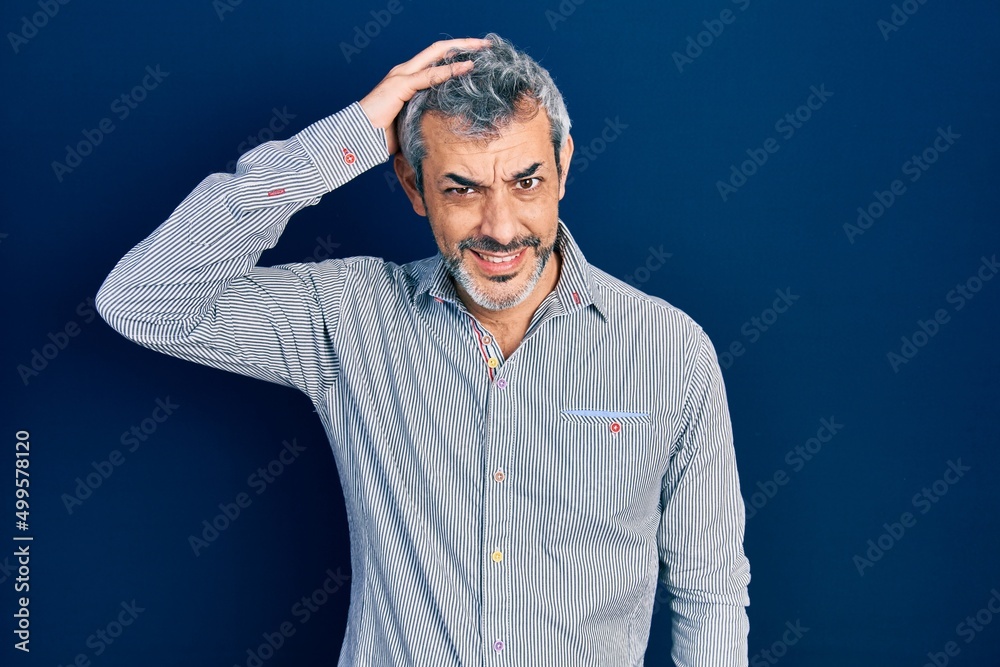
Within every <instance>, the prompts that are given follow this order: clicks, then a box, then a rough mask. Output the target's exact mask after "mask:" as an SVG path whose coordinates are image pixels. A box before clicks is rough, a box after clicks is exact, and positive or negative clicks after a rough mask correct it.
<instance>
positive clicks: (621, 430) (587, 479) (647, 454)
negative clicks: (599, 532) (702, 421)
mask: <svg viewBox="0 0 1000 667" xmlns="http://www.w3.org/2000/svg"><path fill="white" fill-rule="evenodd" d="M559 421H560V431H562V432H563V434H564V436H565V440H566V442H568V443H572V448H573V452H574V456H573V460H572V462H571V463H570V466H571V468H572V475H571V476H572V478H573V479H575V480H578V482H579V484H580V489H579V491H581V492H586V493H587V495H589V496H590V502H591V503H592V506H593V507H595V509H598V511H600V512H601V513H613V514H615V513H618V512H620V511H622V510H624V509H626V508H628V507H630V506H633V504H634V503H636V502H637V501H640V500H641V499H642V498H643V497H645V496H647V494H649V493H650V492H651V491H655V490H656V489H658V488H659V484H660V480H661V479H662V470H661V465H662V461H661V456H660V450H661V446H660V443H659V442H658V437H659V434H658V433H657V429H656V428H655V427H654V424H653V420H652V419H651V418H650V415H649V413H647V412H626V411H617V410H595V409H586V408H563V409H562V410H560V412H559Z"/></svg>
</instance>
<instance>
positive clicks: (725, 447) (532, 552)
mask: <svg viewBox="0 0 1000 667" xmlns="http://www.w3.org/2000/svg"><path fill="white" fill-rule="evenodd" d="M388 158H389V155H388V152H387V149H386V142H385V133H384V131H383V130H381V129H379V128H373V127H372V125H371V123H370V122H369V121H368V119H367V117H366V116H365V114H364V111H363V110H362V109H361V106H360V104H358V103H354V104H352V105H351V106H349V107H347V108H346V109H344V110H342V111H340V112H338V113H336V114H333V115H331V116H329V117H327V118H325V119H323V120H320V121H318V122H316V123H314V124H312V125H310V126H308V127H307V128H306V129H304V130H302V131H301V132H299V133H298V134H296V135H294V136H292V137H291V138H290V139H288V140H285V141H273V142H269V143H265V144H262V145H260V146H257V147H256V148H254V149H253V150H251V151H249V152H248V153H246V154H245V155H243V156H242V157H241V158H240V160H239V162H238V165H237V168H236V172H235V174H213V175H210V176H208V177H207V178H206V179H205V180H204V181H202V182H201V183H200V184H199V185H198V186H197V187H196V188H195V189H194V191H193V192H192V193H191V194H190V195H188V197H187V198H185V199H184V201H183V202H182V203H181V204H180V205H179V206H178V207H177V209H176V210H174V212H173V213H172V214H171V215H170V217H169V218H168V219H167V220H166V221H165V222H164V223H163V224H162V225H160V226H159V227H158V228H157V229H156V230H155V231H154V232H153V233H152V234H151V235H150V236H149V237H148V238H146V239H145V240H143V241H142V242H140V243H139V244H138V245H137V246H135V247H134V248H133V249H132V250H131V251H129V252H128V254H127V255H126V256H125V257H124V258H123V259H122V260H121V261H120V262H119V263H118V264H117V266H116V267H115V268H114V270H113V271H112V272H111V274H110V275H109V276H108V278H107V280H106V281H105V283H104V285H103V286H102V287H101V290H100V292H99V293H98V296H97V308H98V310H99V312H100V313H101V315H102V317H104V319H105V320H107V322H108V323H109V324H110V325H111V326H112V327H114V328H115V329H116V330H117V331H119V332H121V333H122V334H123V335H124V336H126V337H128V338H129V339H131V340H133V341H135V342H137V343H139V344H141V345H144V346H146V347H149V348H152V349H154V350H158V351H160V352H164V353H166V354H170V355H173V356H176V357H180V358H183V359H188V360H191V361H195V362H198V363H201V364H206V365H209V366H214V367H216V368H220V369H224V370H228V371H233V372H236V373H242V374H245V375H249V376H252V377H255V378H259V379H262V380H267V381H270V382H277V383H280V384H284V385H287V386H289V387H295V388H297V389H300V390H301V391H303V392H304V393H305V394H306V395H307V396H308V397H309V399H310V400H311V401H312V403H313V405H314V406H315V408H316V411H317V413H318V414H319V416H320V419H321V420H322V422H323V426H324V427H325V429H326V433H327V435H328V436H329V439H330V444H331V447H332V449H333V454H334V457H335V460H336V464H337V468H338V471H339V473H340V478H341V482H342V484H343V488H344V496H345V499H346V506H347V515H348V521H349V525H350V542H351V567H352V579H351V581H352V584H351V600H350V614H349V618H348V622H347V630H346V635H345V637H344V643H343V648H342V650H341V654H340V661H339V663H338V665H340V666H341V667H349V666H350V667H376V666H378V667H383V666H384V667H390V666H396V665H429V666H433V667H448V666H452V665H463V666H466V667H472V666H484V667H485V666H492V665H497V666H500V665H503V666H506V667H536V666H539V665H545V666H546V667H548V666H572V667H583V666H591V665H592V666H594V667H617V666H619V665H620V666H622V667H626V666H628V667H632V666H635V665H641V664H642V661H643V655H644V652H645V649H646V646H647V643H648V639H649V631H650V624H651V617H652V612H653V607H654V598H655V594H656V586H657V581H658V580H662V581H663V583H664V584H665V586H666V589H667V591H668V592H669V593H670V595H671V600H670V609H671V612H672V636H673V642H674V643H673V657H674V660H675V662H676V664H677V665H678V666H681V667H688V666H695V665H697V666H701V667H728V666H736V665H740V666H745V665H746V664H747V650H746V638H747V632H748V621H747V616H746V609H745V605H747V604H749V599H748V597H747V583H748V581H749V579H750V574H749V565H748V562H747V559H746V557H745V556H744V553H743V544H742V543H743V529H744V508H743V501H742V499H741V496H740V490H739V480H738V477H737V470H736V462H735V454H734V450H733V444H732V430H731V425H730V419H729V412H728V407H727V404H726V395H725V387H724V385H723V381H722V375H721V372H720V369H719V365H718V361H717V359H716V355H715V352H714V349H713V347H712V344H711V342H710V341H709V339H708V337H707V336H706V334H705V332H704V331H703V330H702V329H701V327H699V326H698V325H697V324H696V323H695V322H693V321H692V320H691V318H690V317H688V316H687V315H686V314H684V313H683V312H681V311H680V310H678V309H677V308H674V307H673V306H671V305H669V304H668V303H666V302H665V301H663V300H661V299H658V298H655V297H652V296H648V295H646V294H644V293H642V292H640V291H638V290H636V289H634V288H632V287H630V286H629V285H627V284H625V283H623V282H621V281H619V280H617V279H615V278H613V277H612V276H610V275H608V274H606V273H604V272H603V271H600V270H599V269H597V268H595V267H592V266H590V265H589V264H588V263H587V262H586V260H585V259H584V256H583V254H582V253H581V251H580V248H579V247H578V246H577V244H576V242H575V241H574V240H573V237H572V235H571V234H570V233H569V230H568V229H567V228H566V225H565V223H564V222H563V221H562V220H560V221H559V231H560V234H559V239H558V242H557V247H558V252H560V254H561V259H562V265H561V272H560V275H559V279H558V284H557V286H556V288H555V289H554V290H553V291H552V292H551V293H549V294H548V295H547V296H546V298H545V300H544V301H543V302H542V303H541V305H540V306H539V307H538V309H537V311H536V312H535V313H534V316H533V318H532V320H531V322H530V325H529V328H528V330H527V332H526V334H525V336H524V338H523V340H522V342H521V343H520V346H519V347H518V348H517V349H516V351H515V352H514V353H513V354H511V355H510V356H509V357H508V358H504V355H503V353H502V352H501V350H500V347H499V346H498V345H497V343H496V337H495V336H494V335H493V334H492V333H491V332H490V330H489V328H487V327H486V326H483V324H481V323H480V322H478V321H477V320H476V319H475V318H474V317H472V316H471V315H470V313H469V312H468V311H467V310H466V308H465V307H464V305H463V304H462V301H461V300H460V299H459V298H458V294H457V292H456V289H455V286H454V284H453V283H452V281H451V279H450V277H449V275H448V273H447V269H446V267H445V265H444V264H443V262H442V259H441V256H440V255H436V256H434V257H431V258H427V259H423V260H420V261H416V262H412V263H408V264H402V265H399V264H395V263H392V262H386V261H384V260H382V259H378V258H374V257H349V258H344V259H332V260H327V261H324V262H320V263H291V264H283V265H280V266H273V267H258V266H256V263H257V261H258V259H259V257H260V254H261V253H262V252H263V251H264V250H265V249H267V248H271V247H273V246H274V245H275V244H276V243H277V241H278V237H279V235H280V234H281V232H282V231H283V229H284V227H285V225H286V223H287V222H288V220H289V217H290V216H291V215H292V214H294V213H295V212H296V211H298V210H299V209H301V208H303V207H304V206H308V205H312V204H316V203H317V202H319V200H320V198H321V197H322V195H324V194H325V193H327V192H330V191H331V190H333V189H334V188H337V187H340V186H341V185H344V184H345V183H347V182H348V181H349V180H351V179H352V178H354V177H355V176H357V175H358V174H360V173H362V172H364V171H365V170H367V169H369V168H372V167H374V166H376V165H378V164H381V163H383V162H385V161H386V160H387V159H388Z"/></svg>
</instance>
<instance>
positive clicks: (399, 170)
mask: <svg viewBox="0 0 1000 667" xmlns="http://www.w3.org/2000/svg"><path fill="white" fill-rule="evenodd" d="M392 168H393V169H395V170H396V177H397V178H399V182H400V183H401V184H402V185H403V190H404V191H405V192H406V196H407V197H409V198H410V204H412V205H413V211H414V212H415V213H416V214H417V215H420V216H424V217H426V216H427V207H426V206H424V198H423V196H422V195H421V194H420V191H419V190H417V173H416V172H415V171H414V170H413V167H411V166H410V163H409V162H407V161H406V158H404V157H403V153H402V151H400V152H398V153H396V157H395V159H394V160H393V162H392Z"/></svg>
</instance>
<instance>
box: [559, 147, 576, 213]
mask: <svg viewBox="0 0 1000 667" xmlns="http://www.w3.org/2000/svg"><path fill="white" fill-rule="evenodd" d="M572 159H573V135H571V134H567V135H566V141H565V142H564V143H563V147H562V150H560V151H559V166H561V167H562V180H561V181H560V183H559V199H562V198H563V195H565V194H566V179H567V177H568V176H569V163H570V161H571V160H572Z"/></svg>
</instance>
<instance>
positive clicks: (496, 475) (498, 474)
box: [493, 468, 507, 482]
mask: <svg viewBox="0 0 1000 667" xmlns="http://www.w3.org/2000/svg"><path fill="white" fill-rule="evenodd" d="M493 479H495V480H496V481H498V482H502V481H504V480H505V479H507V476H506V475H505V474H504V472H503V469H502V468H501V469H500V470H497V471H496V472H495V473H493Z"/></svg>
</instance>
